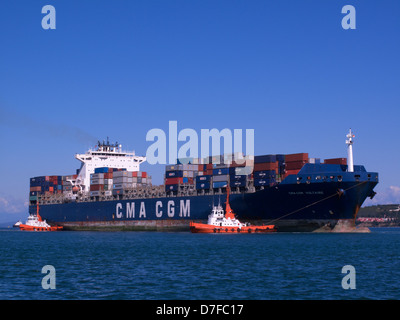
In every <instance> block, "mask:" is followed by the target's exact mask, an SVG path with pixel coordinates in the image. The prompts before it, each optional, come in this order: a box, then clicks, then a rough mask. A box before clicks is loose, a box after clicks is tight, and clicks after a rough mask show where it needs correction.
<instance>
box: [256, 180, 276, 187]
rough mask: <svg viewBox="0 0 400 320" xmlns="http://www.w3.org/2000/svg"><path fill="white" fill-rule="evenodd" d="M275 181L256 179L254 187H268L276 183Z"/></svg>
mask: <svg viewBox="0 0 400 320" xmlns="http://www.w3.org/2000/svg"><path fill="white" fill-rule="evenodd" d="M274 182H275V179H254V186H256V187H258V186H268V185H270V184H271V183H274Z"/></svg>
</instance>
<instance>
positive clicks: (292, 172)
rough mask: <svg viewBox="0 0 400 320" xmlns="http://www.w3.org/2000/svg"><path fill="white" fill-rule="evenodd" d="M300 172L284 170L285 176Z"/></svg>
mask: <svg viewBox="0 0 400 320" xmlns="http://www.w3.org/2000/svg"><path fill="white" fill-rule="evenodd" d="M299 171H300V170H286V174H285V176H286V177H287V176H290V175H291V174H298V173H299Z"/></svg>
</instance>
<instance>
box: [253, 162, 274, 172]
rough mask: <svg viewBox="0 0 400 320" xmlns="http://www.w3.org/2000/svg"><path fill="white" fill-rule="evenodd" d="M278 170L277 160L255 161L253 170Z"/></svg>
mask: <svg viewBox="0 0 400 320" xmlns="http://www.w3.org/2000/svg"><path fill="white" fill-rule="evenodd" d="M264 170H275V171H276V170H278V162H264V163H255V164H254V171H264Z"/></svg>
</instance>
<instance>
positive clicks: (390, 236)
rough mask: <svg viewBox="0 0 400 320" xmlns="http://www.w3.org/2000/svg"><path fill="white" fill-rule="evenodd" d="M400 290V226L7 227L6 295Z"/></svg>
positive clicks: (3, 239)
mask: <svg viewBox="0 0 400 320" xmlns="http://www.w3.org/2000/svg"><path fill="white" fill-rule="evenodd" d="M45 266H50V268H52V270H53V272H52V273H50V272H49V271H48V270H50V269H46V268H44V267H45ZM345 266H352V267H353V271H354V272H353V274H352V278H351V281H352V285H353V287H354V288H353V289H352V288H348V286H347V288H346V286H345V285H343V283H344V282H346V281H347V280H346V279H345V277H349V275H350V274H349V273H346V272H345V271H343V270H346V269H343V267H345ZM47 268H48V267H47ZM345 280H346V281H345ZM46 284H47V285H46ZM48 284H52V285H54V286H53V288H50V287H49V286H48ZM399 298H400V228H376V229H372V232H371V233H364V234H360V233H343V234H333V233H332V234H330V233H326V234H323V233H273V234H192V233H189V232H179V233H178V232H177V233H172V232H78V231H61V232H26V231H25V232H24V231H19V230H15V229H2V230H1V231H0V299H3V300H4V299H132V300H144V299H146V300H148V299H151V300H161V299H162V300H164V299H174V300H187V299H196V300H198V299H200V300H208V299H211V300H233V299H241V300H246V299H251V300H260V299H262V300H269V299H274V300H276V299H279V300H286V299H290V300H292V299H306V300H308V299H314V300H315V299H317V300H322V299H399Z"/></svg>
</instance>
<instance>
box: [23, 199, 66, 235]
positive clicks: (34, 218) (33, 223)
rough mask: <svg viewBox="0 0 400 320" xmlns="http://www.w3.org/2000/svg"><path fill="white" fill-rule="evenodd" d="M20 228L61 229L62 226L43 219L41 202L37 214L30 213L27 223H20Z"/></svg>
mask: <svg viewBox="0 0 400 320" xmlns="http://www.w3.org/2000/svg"><path fill="white" fill-rule="evenodd" d="M19 228H20V230H23V231H60V230H62V229H63V227H62V226H51V225H49V224H48V223H47V222H46V220H43V219H42V217H41V216H40V214H39V204H38V205H37V210H36V215H34V214H30V215H29V216H28V220H27V221H26V222H25V223H20V224H19Z"/></svg>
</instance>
